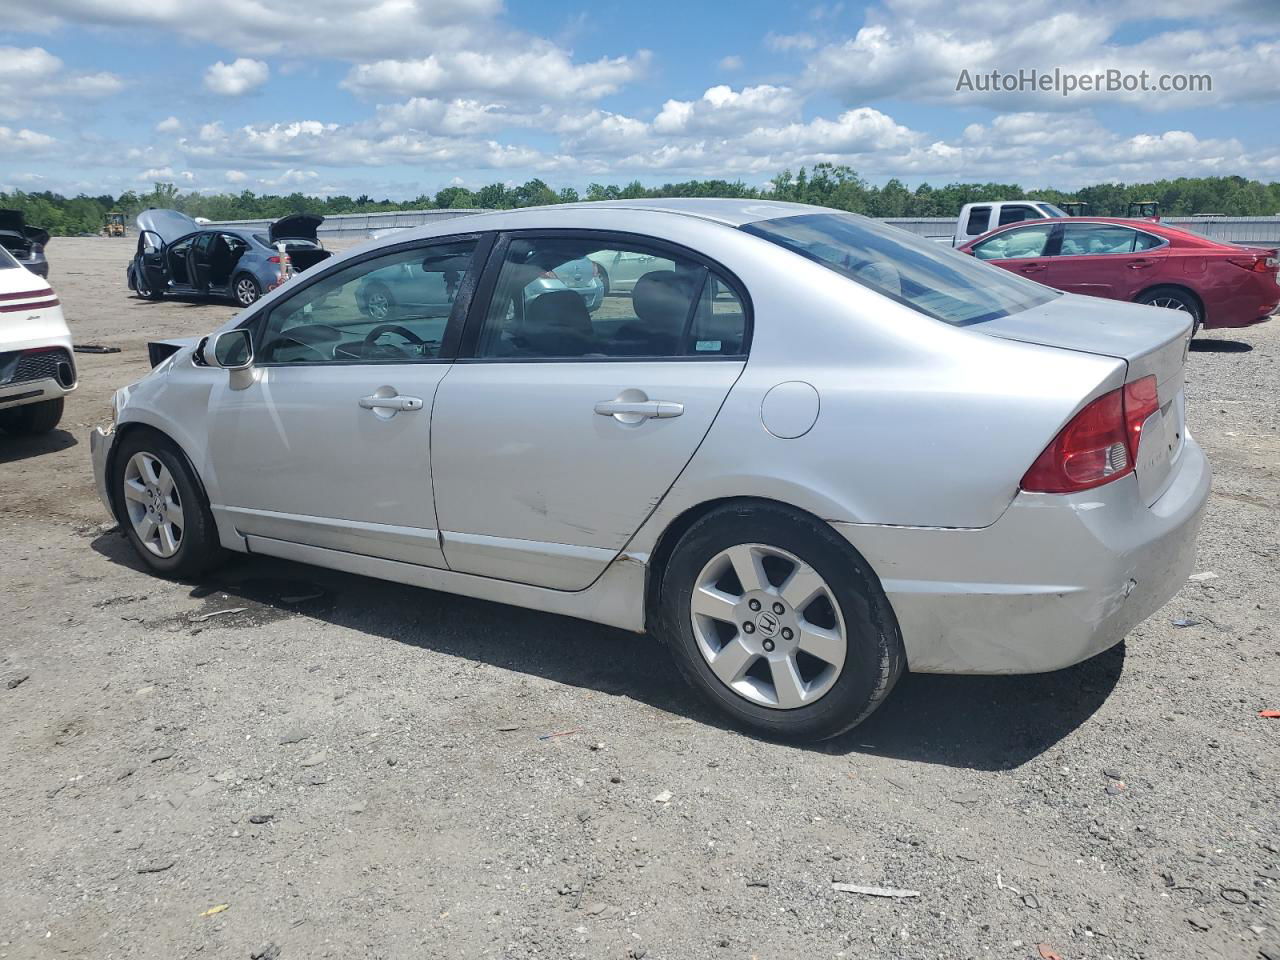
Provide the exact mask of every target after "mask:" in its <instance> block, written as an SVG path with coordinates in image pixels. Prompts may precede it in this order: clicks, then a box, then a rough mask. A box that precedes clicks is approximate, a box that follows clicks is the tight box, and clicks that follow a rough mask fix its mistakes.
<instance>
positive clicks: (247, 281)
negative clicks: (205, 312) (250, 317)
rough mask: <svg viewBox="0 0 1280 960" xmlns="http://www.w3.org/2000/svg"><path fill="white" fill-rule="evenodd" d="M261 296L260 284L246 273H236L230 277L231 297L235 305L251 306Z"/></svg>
mask: <svg viewBox="0 0 1280 960" xmlns="http://www.w3.org/2000/svg"><path fill="white" fill-rule="evenodd" d="M261 296H262V285H261V284H260V283H258V279H257V278H256V277H254V276H251V275H250V274H247V273H238V274H236V275H235V276H234V277H233V278H232V279H231V299H232V300H234V301H235V302H236V306H240V307H251V306H253V305H254V304H255V303H257V302H258V298H260V297H261Z"/></svg>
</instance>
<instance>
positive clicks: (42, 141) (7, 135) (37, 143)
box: [0, 126, 58, 154]
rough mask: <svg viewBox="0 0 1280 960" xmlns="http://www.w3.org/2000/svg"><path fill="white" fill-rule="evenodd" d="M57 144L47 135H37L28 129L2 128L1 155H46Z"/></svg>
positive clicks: (0, 139)
mask: <svg viewBox="0 0 1280 960" xmlns="http://www.w3.org/2000/svg"><path fill="white" fill-rule="evenodd" d="M57 142H58V141H57V140H55V139H54V138H53V137H51V136H49V135H48V134H46V133H37V132H36V131H35V130H28V129H27V128H26V127H23V128H21V129H18V130H14V129H13V128H11V127H3V126H0V154H39V153H44V152H46V151H47V150H48V149H49V148H50V147H52V146H53V145H54V144H55V143H57Z"/></svg>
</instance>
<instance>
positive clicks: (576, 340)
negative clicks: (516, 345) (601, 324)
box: [519, 290, 599, 357]
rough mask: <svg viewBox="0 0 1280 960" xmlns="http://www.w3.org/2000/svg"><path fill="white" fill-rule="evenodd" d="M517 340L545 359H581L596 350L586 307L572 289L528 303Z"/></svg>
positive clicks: (594, 336) (589, 315) (536, 298)
mask: <svg viewBox="0 0 1280 960" xmlns="http://www.w3.org/2000/svg"><path fill="white" fill-rule="evenodd" d="M519 339H520V341H522V346H525V347H526V348H527V349H528V350H529V351H530V352H531V353H535V354H538V355H539V356H544V357H582V356H586V355H587V354H589V353H596V352H598V349H599V348H598V345H597V344H596V334H595V329H594V328H593V327H592V326H591V314H590V313H589V312H588V311H587V305H586V304H585V303H584V302H583V300H582V297H580V296H578V294H576V293H574V292H573V291H572V290H552V291H551V292H550V293H543V294H540V295H538V296H537V297H535V298H534V299H533V300H532V301H530V302H529V304H528V305H527V306H526V307H525V310H524V323H523V324H521V326H520V332H519Z"/></svg>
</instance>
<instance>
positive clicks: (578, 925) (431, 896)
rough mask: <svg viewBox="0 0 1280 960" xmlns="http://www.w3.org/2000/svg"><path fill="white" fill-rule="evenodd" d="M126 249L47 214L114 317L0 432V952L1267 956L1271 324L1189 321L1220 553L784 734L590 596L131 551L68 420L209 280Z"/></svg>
mask: <svg viewBox="0 0 1280 960" xmlns="http://www.w3.org/2000/svg"><path fill="white" fill-rule="evenodd" d="M131 249H132V244H131V242H130V241H121V240H105V239H65V240H64V239H59V240H58V241H56V242H55V243H54V244H52V245H51V247H50V251H51V254H52V256H53V273H52V277H51V279H52V282H53V284H54V286H55V287H56V288H57V290H58V292H59V294H60V295H61V297H62V300H63V303H64V304H65V308H66V313H67V317H68V320H69V321H70V323H71V326H72V330H73V334H74V336H75V339H76V341H77V342H78V343H99V344H106V345H111V346H118V347H120V348H121V349H122V352H121V353H119V354H114V355H106V356H90V355H81V356H80V357H79V358H78V359H79V361H80V365H81V386H80V389H79V390H78V391H77V392H76V394H75V395H74V396H73V397H72V399H71V400H70V402H69V405H68V408H67V416H66V419H65V421H64V427H65V428H66V429H65V431H60V432H56V433H54V434H52V435H51V436H49V437H47V438H43V439H41V440H39V441H34V442H33V441H18V440H14V439H11V438H0V537H2V538H3V545H4V549H3V550H2V551H0V555H2V556H0V577H2V578H3V580H2V582H3V583H4V589H3V592H2V593H0V623H3V624H5V629H4V636H5V640H4V643H3V647H2V648H0V767H2V768H3V770H4V771H5V774H6V775H5V776H4V777H3V778H2V779H0V846H2V848H3V850H4V855H3V857H0V890H3V891H4V894H3V896H0V957H22V958H27V957H40V958H43V957H89V958H119V957H138V958H142V957H146V958H164V960H172V958H186V957H196V956H199V957H231V958H249V957H251V956H260V955H261V956H266V957H272V956H275V953H274V952H273V951H274V950H275V949H278V951H279V956H280V957H281V958H283V960H290V958H295V957H296V958H315V957H341V958H354V957H378V958H401V957H449V958H463V957H494V958H499V957H501V958H527V957H548V958H570V957H581V958H625V957H628V956H629V957H640V956H648V957H653V958H676V960H693V958H704V957H706V958H747V957H758V958H762V960H764V958H792V957H795V958H801V957H803V958H806V960H807V958H821V957H850V958H853V957H903V958H962V957H982V958H988V957H990V958H1014V960H1022V958H1027V957H1032V958H1035V957H1042V958H1053V957H1057V956H1060V957H1061V958H1062V960H1080V958H1095V957H1096V958H1106V957H1116V958H1130V957H1134V958H1137V957H1143V958H1151V960H1155V958H1160V960H1165V958H1170V957H1178V958H1195V957H1231V958H1237V957H1238V958H1264V957H1269V958H1273V960H1274V958H1277V957H1280V815H1278V806H1277V803H1278V801H1277V782H1278V780H1277V774H1280V749H1278V747H1280V721H1276V720H1264V719H1260V718H1259V717H1258V711H1259V710H1262V709H1265V708H1277V707H1280V682H1278V681H1280V649H1278V648H1277V644H1276V637H1277V634H1276V627H1275V626H1274V622H1275V616H1276V611H1277V607H1278V606H1280V592H1278V588H1277V581H1278V578H1277V569H1278V567H1280V529H1278V526H1277V503H1278V502H1280V410H1278V401H1277V396H1278V395H1280V362H1278V358H1280V323H1275V322H1273V323H1271V324H1269V325H1264V326H1261V327H1255V328H1253V329H1250V330H1246V331H1243V332H1240V333H1236V334H1232V333H1229V332H1226V333H1224V332H1211V333H1209V334H1206V335H1204V336H1203V337H1202V339H1201V341H1200V342H1198V343H1197V349H1196V350H1195V351H1194V352H1193V353H1192V355H1191V359H1190V367H1189V384H1188V391H1189V401H1190V402H1189V411H1190V412H1189V416H1190V419H1191V423H1192V428H1193V430H1195V432H1196V433H1197V435H1198V436H1199V438H1200V440H1201V442H1202V443H1203V444H1204V445H1205V447H1206V449H1207V450H1208V452H1209V455H1210V457H1211V459H1212V461H1213V463H1214V467H1215V471H1216V477H1215V482H1214V493H1213V498H1212V500H1211V502H1210V506H1209V512H1208V516H1207V519H1206V522H1205V524H1204V527H1203V531H1202V534H1201V541H1200V561H1199V566H1198V570H1200V571H1201V572H1204V573H1208V572H1212V573H1214V574H1216V577H1215V578H1212V579H1201V580H1197V581H1195V582H1190V583H1188V584H1187V585H1186V586H1185V587H1184V588H1183V590H1182V591H1181V592H1180V593H1179V594H1178V596H1177V597H1175V598H1174V599H1173V600H1172V601H1171V602H1170V603H1169V605H1168V606H1166V607H1165V608H1164V609H1163V610H1162V611H1160V613H1158V614H1157V615H1156V616H1155V617H1153V618H1152V619H1151V620H1150V621H1148V622H1147V623H1146V624H1144V625H1142V626H1140V627H1139V628H1138V629H1137V630H1135V631H1134V632H1133V634H1132V635H1131V636H1130V637H1129V639H1128V641H1127V643H1126V644H1125V645H1123V646H1121V647H1119V648H1117V649H1115V650H1113V651H1111V652H1109V653H1107V654H1104V655H1102V656H1100V657H1098V658H1096V659H1094V660H1092V661H1090V662H1088V663H1085V664H1082V665H1080V666H1078V667H1075V668H1072V669H1070V670H1065V671H1062V672H1059V673H1055V674H1049V675H1044V676H1039V677H1022V678H1019V677H1006V678H944V677H910V676H909V677H906V678H904V681H903V682H902V683H901V684H900V685H899V687H898V689H897V691H896V692H895V693H894V695H893V697H892V698H891V701H890V702H889V703H888V704H887V705H886V707H885V708H884V709H882V710H881V711H880V712H879V713H878V714H877V715H876V716H875V717H873V718H872V719H871V720H870V721H869V722H868V723H866V724H864V725H863V726H862V727H860V728H859V729H857V730H855V731H853V732H852V733H851V734H849V735H847V736H845V737H843V738H841V739H839V740H837V741H834V742H830V743H827V744H824V745H822V746H821V747H819V748H815V749H805V748H796V747H790V746H779V745H776V744H772V743H767V742H763V741H760V740H757V739H753V738H751V737H748V736H744V735H742V734H739V733H737V732H734V731H731V730H727V729H724V728H723V727H722V726H721V724H720V723H719V722H718V720H717V719H716V717H715V716H713V715H711V714H710V713H709V712H708V711H707V710H706V709H704V708H703V707H702V705H701V704H700V703H698V702H695V701H694V700H693V699H692V698H691V696H690V695H689V694H688V692H687V691H686V690H685V689H684V688H683V687H682V686H681V685H680V683H679V681H678V678H677V676H676V674H675V671H674V669H673V668H672V666H671V665H670V664H669V662H668V660H667V658H666V656H665V655H664V654H663V653H662V652H661V651H660V650H658V649H656V648H655V647H654V645H653V644H652V642H651V641H648V640H645V639H641V638H637V637H633V636H631V635H628V634H624V633H620V632H616V631H611V630H608V629H605V628H601V627H597V626H593V625H591V624H587V623H580V622H577V621H573V620H567V619H561V618H557V617H552V616H547V615H543V614H538V613H531V612H525V611H520V610H515V609H509V608H505V607H501V606H497V605H494V604H489V603H484V602H479V601H473V600H466V599H460V598H456V597H451V596H447V595H444V594H437V593H431V592H428V591H423V590H416V589H412V588H408V587H401V586H396V585H393V584H387V583H380V582H376V581H368V580H361V579H359V578H353V577H345V576H337V575H331V574H328V573H325V572H323V571H317V570H312V569H309V568H306V567H302V566H296V565H290V564H285V563H281V562H278V561H275V560H260V559H259V560H248V559H246V560H238V561H235V562H233V563H231V564H229V565H228V566H227V567H226V568H224V569H223V570H221V571H220V572H219V573H218V574H217V575H216V578H215V579H211V580H210V581H208V582H205V583H201V584H196V585H193V584H179V583H173V582H166V581H163V580H158V579H155V578H153V577H150V576H148V575H146V574H144V573H143V572H142V571H141V570H140V569H139V566H138V563H137V562H136V561H135V560H134V559H133V557H132V556H131V553H130V551H129V549H128V546H127V544H126V542H125V541H124V539H123V538H122V537H121V536H120V535H119V534H118V533H115V532H111V528H110V526H109V525H107V524H106V523H105V521H106V515H105V513H104V512H103V510H102V509H101V507H100V506H99V504H98V503H97V501H96V498H95V496H94V494H93V490H92V478H91V473H90V468H89V459H88V457H89V453H88V442H87V438H86V433H87V430H88V429H89V427H91V426H92V425H93V424H94V423H96V422H98V421H100V420H101V419H102V418H103V417H104V416H105V414H106V412H107V398H108V396H109V392H110V390H111V389H112V388H113V387H115V386H117V385H119V384H121V383H124V382H126V381H128V380H131V379H134V378H136V377H137V376H139V375H141V374H142V373H143V372H144V371H145V369H146V359H145V350H144V344H145V342H146V340H147V339H150V338H154V337H157V336H183V335H192V334H198V333H203V332H205V331H207V330H209V329H210V328H212V327H213V326H214V325H216V324H217V323H218V322H219V321H220V320H221V319H222V318H224V317H226V316H229V315H230V314H231V312H232V309H231V308H230V307H229V306H221V305H208V304H187V303H178V302H166V303H162V304H150V303H144V302H142V301H139V300H135V299H132V298H131V297H130V296H129V295H128V291H127V290H126V289H125V288H124V266H125V262H126V260H127V259H128V256H129V252H130V250H131ZM1186 621H1193V625H1190V626H1184V627H1180V626H1177V625H1176V622H1186ZM24 677H25V679H21V678H24ZM20 679H21V682H20V683H19V682H18V681H19V680H20ZM833 881H837V882H842V883H851V884H861V885H870V886H876V887H891V888H906V889H909V890H914V891H918V893H919V895H918V896H915V897H911V898H884V897H875V896H868V895H864V894H859V893H851V892H842V891H838V890H835V889H833V886H832V884H833ZM273 945H274V946H273ZM263 951H266V952H265V953H263Z"/></svg>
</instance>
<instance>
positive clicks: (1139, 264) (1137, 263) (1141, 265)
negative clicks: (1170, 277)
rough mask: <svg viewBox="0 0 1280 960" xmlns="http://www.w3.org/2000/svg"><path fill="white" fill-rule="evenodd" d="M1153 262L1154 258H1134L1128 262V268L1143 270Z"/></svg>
mask: <svg viewBox="0 0 1280 960" xmlns="http://www.w3.org/2000/svg"><path fill="white" fill-rule="evenodd" d="M1153 263H1155V261H1154V260H1134V261H1133V262H1132V263H1130V264H1129V269H1130V270H1145V269H1146V268H1147V267H1149V266H1151V265H1152V264H1153Z"/></svg>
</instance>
